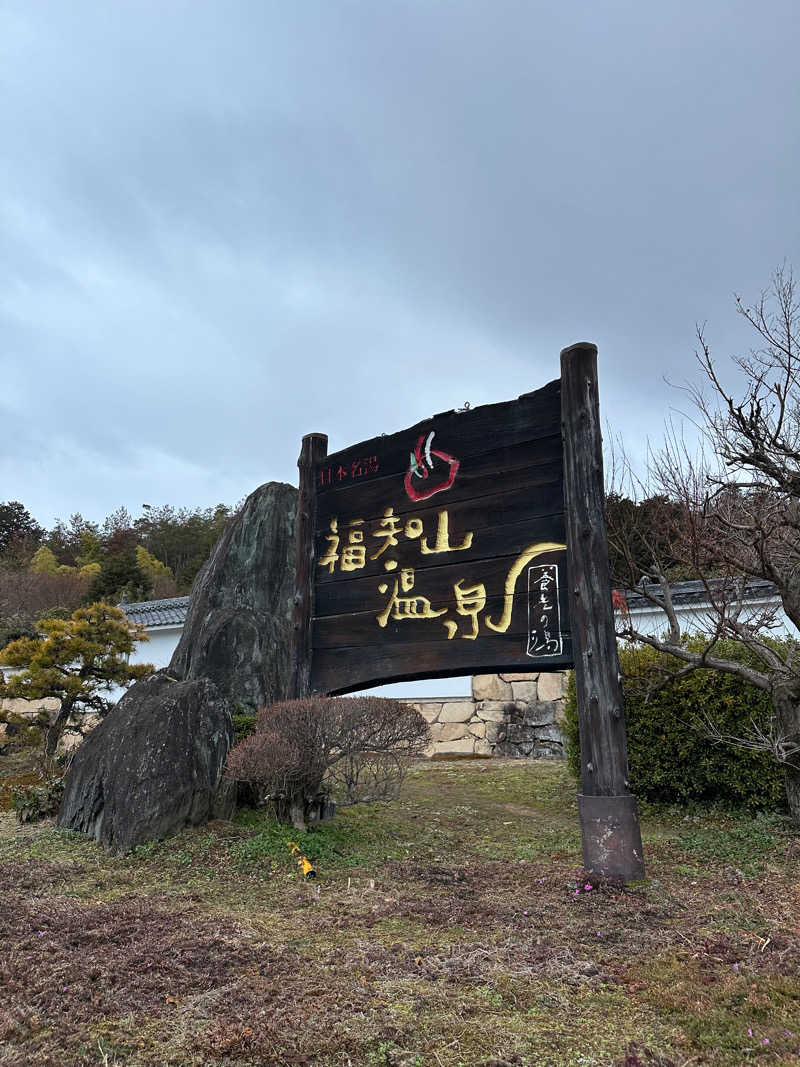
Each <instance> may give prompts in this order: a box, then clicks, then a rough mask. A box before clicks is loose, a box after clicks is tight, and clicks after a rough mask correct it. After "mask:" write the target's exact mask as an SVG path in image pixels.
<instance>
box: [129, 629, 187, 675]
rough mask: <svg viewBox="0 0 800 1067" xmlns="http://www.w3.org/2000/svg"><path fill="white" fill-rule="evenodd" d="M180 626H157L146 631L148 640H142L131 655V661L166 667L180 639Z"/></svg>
mask: <svg viewBox="0 0 800 1067" xmlns="http://www.w3.org/2000/svg"><path fill="white" fill-rule="evenodd" d="M182 631H183V627H182V626H157V627H154V628H153V629H152V630H148V631H147V636H148V637H149V638H150V640H149V641H142V642H141V643H140V644H139V645H137V646H136V649H135V651H134V652H133V654H132V655H131V663H152V664H153V666H154V667H156V668H161V667H166V666H167V664H168V663H169V661H170V660H171V659H172V653H173V652H174V651H175V649H176V648H177V645H178V641H179V640H180V636H181V632H182Z"/></svg>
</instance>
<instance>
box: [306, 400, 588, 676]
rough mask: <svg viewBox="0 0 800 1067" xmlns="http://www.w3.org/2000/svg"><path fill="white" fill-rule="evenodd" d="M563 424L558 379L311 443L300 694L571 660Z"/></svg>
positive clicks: (552, 666) (551, 666) (553, 666)
mask: <svg viewBox="0 0 800 1067" xmlns="http://www.w3.org/2000/svg"><path fill="white" fill-rule="evenodd" d="M560 425H561V386H560V382H559V381H555V382H551V383H550V384H549V385H546V386H545V387H544V388H543V389H539V390H537V391H536V392H533V393H528V394H526V395H524V396H521V397H520V398H519V399H517V400H513V401H509V402H507V403H502V404H490V405H485V406H483V407H479V408H474V409H467V410H462V411H449V412H445V413H444V414H441V415H436V416H434V417H433V418H431V419H428V420H425V421H424V422H420V423H418V424H417V425H416V426H413V427H411V428H410V429H407V430H402V431H401V432H399V433H394V434H391V435H386V436H381V437H377V438H375V439H373V440H371V441H365V442H362V443H361V444H357V445H353V446H352V447H350V448H347V449H345V450H343V451H341V452H337V453H335V454H333V455H330V456H326V455H324V438H322V439H320V438H319V437H317V438H316V442H317V444H318V445H319V442H320V440H322V442H323V445H322V448H321V449H320V448H319V447H317V449H316V455H315V456H314V457H313V458H312V457H309V459H308V462H307V464H306V468H305V471H304V477H303V479H302V480H303V481H304V482H305V489H306V496H305V503H303V500H302V493H303V486H302V485H301V508H303V507H305V512H304V514H305V515H306V518H307V521H308V524H309V526H310V527H311V528H312V530H313V533H312V534H311V536H312V537H313V551H312V552H310V553H309V555H310V559H311V567H312V570H313V574H312V575H311V576H310V578H311V582H312V583H313V596H312V605H313V607H312V610H311V623H310V634H309V639H310V678H309V688H310V689H311V691H315V692H326V693H346V692H350V691H352V690H355V689H360V688H363V687H365V686H370V685H375V684H379V683H387V682H393V681H405V680H409V679H414V678H433V677H447V676H451V675H464V674H475V673H488V672H494V671H502V670H506V671H519V672H529V671H542V670H545V671H546V670H563V669H564V668H565V667H568V666H570V665H571V664H572V639H571V634H570V627H569V623H568V619H569V608H568V603H567V595H566V594H567V589H566V571H565V558H566V557H565V551H566V532H565V520H564V492H563V475H562V441H561V428H560ZM307 440H308V439H307ZM298 547H299V548H300V546H298Z"/></svg>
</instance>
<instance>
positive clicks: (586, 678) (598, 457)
mask: <svg viewBox="0 0 800 1067" xmlns="http://www.w3.org/2000/svg"><path fill="white" fill-rule="evenodd" d="M561 375H562V379H561V380H562V389H563V393H562V432H563V436H564V494H565V501H566V509H567V510H566V514H567V545H568V546H569V606H570V616H571V619H572V630H573V639H574V647H575V684H576V687H577V692H578V716H579V725H580V735H581V787H582V791H583V793H584V794H586V795H594V796H599V795H603V796H618V795H621V794H623V793H628V792H629V788H628V760H627V745H626V738H625V716H624V715H623V711H622V690H621V686H620V682H619V661H618V657H617V639H616V636H615V633H614V609H613V606H612V602H611V578H610V572H609V564H608V543H607V540H606V524H605V497H604V489H603V451H602V438H601V433H600V408H599V399H598V390H597V348H596V347H595V346H594V345H591V344H579V345H573V346H572V347H570V348H566V349H564V351H563V352H562V353H561Z"/></svg>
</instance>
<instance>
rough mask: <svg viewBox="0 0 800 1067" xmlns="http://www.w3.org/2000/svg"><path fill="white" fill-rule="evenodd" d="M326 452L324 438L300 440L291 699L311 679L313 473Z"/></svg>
mask: <svg viewBox="0 0 800 1067" xmlns="http://www.w3.org/2000/svg"><path fill="white" fill-rule="evenodd" d="M327 452H328V438H327V436H326V435H325V434H320V433H312V434H307V435H306V436H305V437H304V438H303V444H302V448H301V451H300V458H299V459H298V461H297V466H298V468H299V471H300V483H299V496H298V500H297V517H296V519H295V543H296V546H297V554H296V560H297V562H296V570H295V590H294V603H293V606H292V642H291V680H290V688H289V695H290V697H291V698H293V699H296V698H297V697H301V696H305V695H306V694H307V693H308V692H309V688H310V676H311V620H312V614H313V598H314V513H315V504H316V489H317V486H316V472H317V470H318V468H319V466H320V465H321V464H322V463H323V462H324V460H325V456H326V455H327Z"/></svg>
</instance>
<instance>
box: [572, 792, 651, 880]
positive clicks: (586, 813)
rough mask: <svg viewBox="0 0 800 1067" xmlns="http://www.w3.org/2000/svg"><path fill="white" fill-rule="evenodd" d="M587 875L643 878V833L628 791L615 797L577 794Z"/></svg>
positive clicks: (615, 878)
mask: <svg viewBox="0 0 800 1067" xmlns="http://www.w3.org/2000/svg"><path fill="white" fill-rule="evenodd" d="M578 812H579V816H580V824H581V842H582V845H583V866H584V869H585V870H586V872H587V874H594V875H596V876H598V877H602V878H613V879H614V880H619V881H622V882H640V881H642V879H643V878H644V858H643V855H642V833H641V830H640V828H639V816H638V814H637V812H636V797H634V796H633V795H632V794H631V793H627V794H624V795H623V796H616V797H598V796H583V795H579V796H578Z"/></svg>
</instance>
